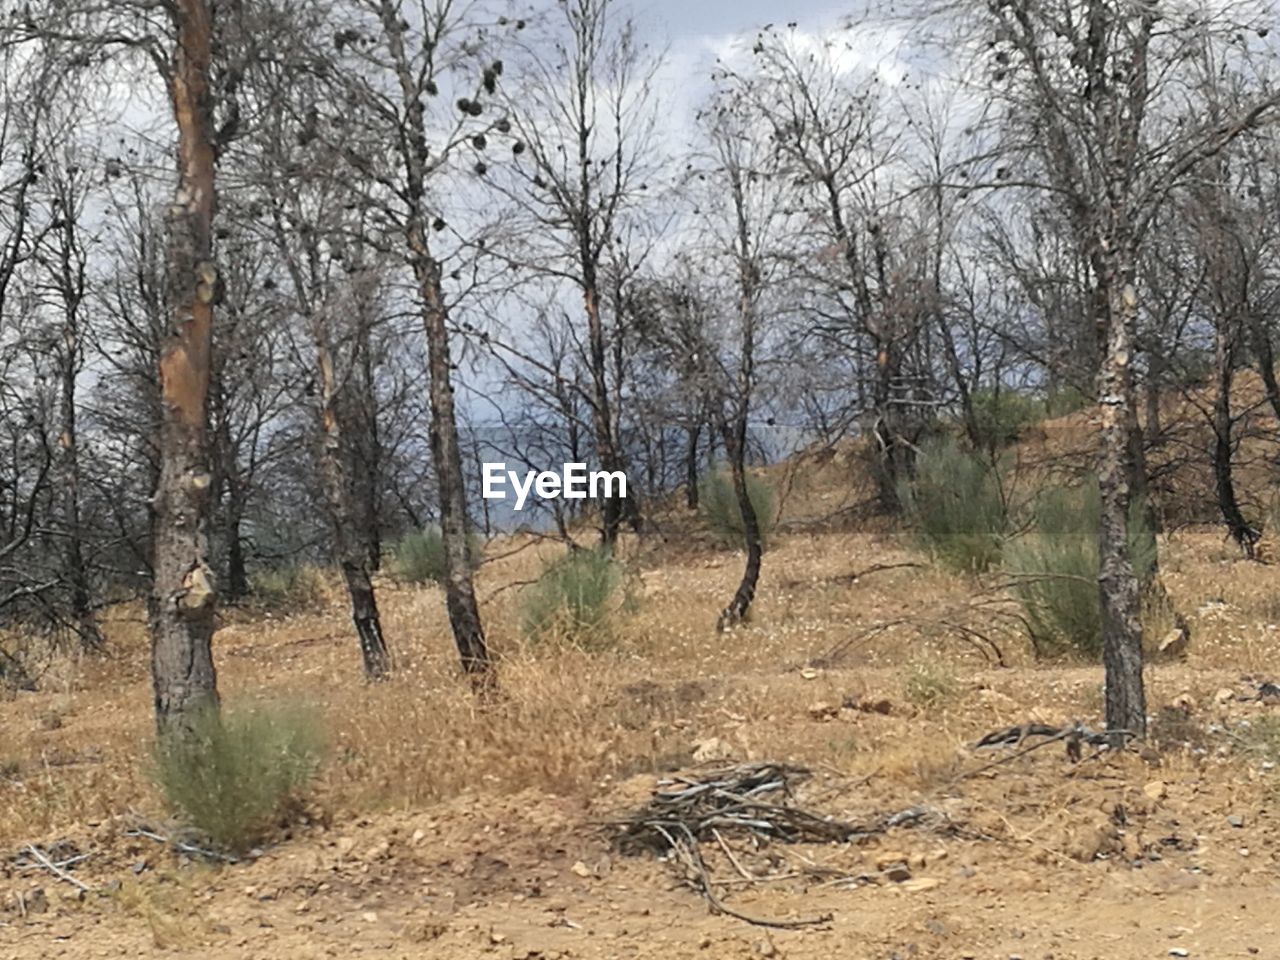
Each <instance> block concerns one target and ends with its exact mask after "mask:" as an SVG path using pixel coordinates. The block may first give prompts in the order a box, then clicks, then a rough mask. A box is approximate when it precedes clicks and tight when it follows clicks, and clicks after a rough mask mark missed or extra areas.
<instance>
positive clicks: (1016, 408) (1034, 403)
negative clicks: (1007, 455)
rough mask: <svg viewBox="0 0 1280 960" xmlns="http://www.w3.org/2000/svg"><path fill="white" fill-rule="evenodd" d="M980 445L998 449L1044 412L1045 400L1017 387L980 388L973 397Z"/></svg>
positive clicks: (985, 448)
mask: <svg viewBox="0 0 1280 960" xmlns="http://www.w3.org/2000/svg"><path fill="white" fill-rule="evenodd" d="M970 403H971V404H972V406H973V419H974V427H975V428H976V432H977V434H978V435H977V437H976V438H975V439H976V440H977V441H978V446H979V447H981V448H982V449H984V450H999V449H1002V448H1003V447H1007V446H1009V445H1010V444H1012V443H1014V442H1015V441H1016V440H1017V439H1018V436H1019V435H1020V434H1021V433H1022V431H1023V429H1024V428H1025V427H1026V426H1027V425H1029V424H1031V423H1034V422H1035V421H1036V420H1039V419H1040V418H1041V417H1042V416H1043V412H1044V411H1043V404H1041V403H1040V402H1039V401H1038V400H1034V399H1032V398H1031V397H1028V396H1027V395H1026V394H1023V393H1019V392H1017V391H1016V390H999V391H996V390H977V391H974V393H973V394H972V395H971V397H970Z"/></svg>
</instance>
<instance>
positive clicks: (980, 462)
mask: <svg viewBox="0 0 1280 960" xmlns="http://www.w3.org/2000/svg"><path fill="white" fill-rule="evenodd" d="M898 496H899V499H900V500H901V502H902V505H903V510H904V512H905V514H906V520H907V523H908V524H909V525H910V526H911V528H912V529H913V530H914V531H915V534H916V536H917V537H918V538H919V540H920V542H921V545H922V546H923V547H924V549H925V550H927V551H928V552H929V553H930V554H931V555H932V556H933V557H934V558H935V559H937V560H939V561H940V562H942V563H944V564H945V565H946V566H948V567H951V568H952V569H953V570H959V571H961V572H963V573H981V572H982V571H984V570H987V569H989V568H990V567H992V566H993V565H994V564H996V563H997V562H999V560H1000V550H1001V547H1002V544H1003V542H1004V537H1005V532H1006V530H1007V528H1008V524H1009V518H1008V511H1007V508H1006V506H1005V502H1004V496H1003V494H1002V492H1001V490H1000V482H999V476H998V474H997V470H996V467H995V466H993V465H992V464H991V462H990V461H988V460H987V459H985V458H984V457H982V456H979V455H978V454H975V453H973V452H971V451H969V450H966V449H965V448H963V447H962V446H960V445H959V444H958V443H957V442H956V441H955V440H954V439H952V438H949V437H942V438H937V439H934V440H930V441H928V442H927V443H925V444H924V446H923V447H922V448H921V450H920V455H919V457H918V458H917V460H916V474H915V476H914V477H913V478H912V479H910V480H908V481H905V482H904V483H903V484H902V485H901V486H900V488H899V491H898Z"/></svg>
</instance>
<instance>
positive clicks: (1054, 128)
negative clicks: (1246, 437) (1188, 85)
mask: <svg viewBox="0 0 1280 960" xmlns="http://www.w3.org/2000/svg"><path fill="white" fill-rule="evenodd" d="M1230 15H1231V11H1230V10H1226V11H1223V12H1221V13H1219V14H1216V15H1215V16H1214V17H1213V18H1210V19H1209V20H1208V21H1207V22H1197V23H1195V24H1191V25H1187V26H1185V27H1174V28H1173V29H1171V30H1168V29H1165V28H1164V25H1163V23H1162V22H1161V11H1160V10H1159V9H1157V8H1156V7H1154V6H1151V5H1142V4H1130V3H1127V2H1124V0H1088V2H1086V3H1085V4H1084V5H1083V6H1082V7H1081V6H1077V5H1073V4H1071V3H1068V2H1066V0H1062V2H1054V3H1049V4H1043V3H1033V2H1031V0H1012V2H1006V3H1001V4H998V5H994V4H993V5H991V6H990V7H988V8H987V9H986V10H985V11H984V12H983V13H981V14H979V22H980V24H981V27H980V29H981V31H982V39H983V40H984V41H989V42H986V43H983V47H984V49H985V50H986V51H987V52H986V53H985V54H984V56H989V57H990V58H991V62H990V63H989V64H987V65H986V69H988V70H989V71H990V74H991V78H992V88H993V91H994V95H995V98H996V100H997V102H998V103H999V104H1000V105H1001V106H1002V111H1001V113H1000V117H1001V124H1002V127H1001V136H1002V138H1003V142H1004V145H1005V147H1006V148H1007V149H1008V151H1009V153H1008V157H1009V160H1008V162H1009V163H1016V164H1020V167H1019V168H1018V169H1017V170H1016V174H1014V175H1011V173H1010V171H1009V168H1008V167H1005V168H1004V170H1005V171H1006V172H1005V175H1004V178H1003V179H1005V180H1016V181H1018V182H1020V183H1022V184H1023V185H1024V186H1031V185H1034V186H1037V187H1039V186H1043V187H1047V188H1049V189H1051V190H1052V191H1054V193H1055V195H1056V196H1057V198H1058V200H1059V201H1060V202H1061V203H1062V204H1063V207H1064V209H1065V211H1066V213H1067V215H1068V217H1069V218H1070V222H1071V225H1072V230H1073V232H1074V235H1075V238H1076V242H1077V243H1078V244H1079V247H1080V250H1081V253H1082V254H1083V255H1085V256H1086V257H1087V261H1088V263H1089V264H1090V267H1091V270H1092V273H1093V278H1094V282H1095V284H1096V288H1095V303H1096V308H1095V310H1096V316H1097V317H1098V321H1099V325H1100V327H1101V329H1102V333H1103V336H1102V338H1101V340H1102V345H1103V350H1102V357H1101V360H1100V362H1099V369H1098V398H1099V406H1100V421H1101V425H1100V431H1101V441H1102V443H1101V452H1100V454H1099V457H1098V483H1099V489H1100V493H1101V501H1102V506H1101V521H1100V524H1099V535H1098V553H1099V577H1098V584H1099V595H1100V599H1101V605H1102V624H1103V662H1104V665H1105V668H1106V676H1107V683H1106V712H1107V726H1108V727H1109V728H1111V729H1112V730H1127V731H1129V732H1130V733H1133V734H1135V735H1142V734H1143V733H1145V731H1146V697H1145V690H1144V686H1143V679H1142V626H1141V622H1140V619H1139V604H1140V590H1139V584H1138V580H1137V578H1136V577H1135V574H1134V568H1133V563H1132V561H1131V559H1130V555H1129V546H1128V541H1129V516H1130V503H1131V501H1132V499H1133V497H1134V495H1135V493H1136V492H1139V491H1135V489H1134V479H1135V471H1136V470H1137V469H1138V467H1139V463H1138V461H1137V458H1136V457H1135V452H1136V451H1135V446H1138V445H1140V443H1141V437H1140V435H1136V434H1137V423H1138V420H1137V409H1136V403H1135V391H1134V376H1133V362H1132V361H1133V356H1134V350H1135V345H1136V342H1135V332H1136V328H1137V320H1138V316H1139V313H1140V306H1141V305H1140V302H1139V293H1138V289H1139V288H1138V265H1139V260H1140V252H1141V250H1142V246H1143V242H1144V240H1145V239H1146V237H1147V235H1148V231H1149V230H1150V227H1151V225H1152V223H1153V220H1154V218H1155V216H1156V214H1157V213H1158V211H1159V210H1160V209H1161V208H1162V206H1163V205H1164V203H1165V200H1166V199H1167V197H1168V195H1169V192H1170V191H1171V190H1172V189H1173V188H1174V187H1175V186H1176V185H1177V184H1178V183H1179V182H1181V181H1182V180H1183V179H1185V178H1186V177H1187V175H1188V174H1190V173H1191V172H1192V171H1193V170H1195V169H1196V168H1197V167H1198V166H1199V165H1200V164H1201V163H1202V162H1203V161H1204V160H1205V159H1206V158H1207V157H1210V156H1213V155H1215V154H1216V153H1217V152H1219V151H1221V150H1222V149H1223V148H1224V147H1225V146H1226V145H1227V144H1228V143H1230V142H1231V141H1232V140H1233V139H1234V138H1236V137H1237V136H1239V135H1240V134H1241V133H1242V132H1244V131H1246V130H1248V129H1250V128H1252V127H1254V126H1256V125H1257V124H1259V123H1261V122H1263V120H1264V119H1266V118H1267V117H1268V116H1269V114H1270V113H1271V112H1272V110H1273V108H1274V106H1275V99H1274V97H1272V96H1270V95H1267V94H1261V95H1259V96H1258V97H1256V98H1254V99H1253V100H1252V101H1251V102H1250V103H1248V104H1247V105H1246V106H1245V107H1243V108H1242V109H1241V110H1240V111H1239V112H1238V113H1236V114H1235V115H1232V116H1230V117H1224V118H1222V119H1221V121H1220V122H1219V121H1215V120H1212V119H1209V120H1203V119H1202V118H1194V120H1193V122H1191V123H1186V124H1181V125H1177V126H1174V125H1171V124H1166V125H1160V124H1158V123H1157V119H1158V118H1156V117H1154V116H1153V112H1154V111H1155V109H1156V104H1157V103H1158V97H1159V95H1160V94H1161V93H1162V91H1163V90H1164V89H1165V85H1166V84H1168V83H1171V82H1173V81H1172V80H1170V78H1171V77H1174V76H1178V75H1179V68H1180V67H1185V65H1186V63H1187V62H1188V60H1189V58H1190V57H1191V56H1192V55H1193V54H1194V52H1195V51H1196V50H1198V49H1200V48H1201V47H1202V45H1203V44H1205V43H1220V44H1221V45H1222V46H1223V48H1224V49H1225V43H1226V42H1229V38H1230V36H1231V35H1232V34H1234V32H1235V30H1236V26H1235V25H1234V24H1233V23H1232V22H1231V19H1230ZM1182 74H1183V75H1185V70H1183V71H1182ZM1153 138H1164V139H1161V140H1159V143H1160V148H1159V149H1157V148H1156V146H1155V144H1153V143H1151V142H1150V141H1151V140H1152V139H1153ZM1139 449H1140V446H1139ZM1140 483H1142V484H1145V472H1144V473H1143V476H1142V477H1141V478H1140Z"/></svg>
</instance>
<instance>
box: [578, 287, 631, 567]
mask: <svg viewBox="0 0 1280 960" xmlns="http://www.w3.org/2000/svg"><path fill="white" fill-rule="evenodd" d="M594 273H595V271H594V268H591V269H588V270H587V271H586V274H587V285H586V289H585V291H584V293H583V303H584V304H585V306H586V312H587V343H588V351H587V352H588V360H589V363H590V368H591V422H592V427H593V429H594V432H595V441H596V457H597V459H599V461H600V467H601V469H602V470H606V471H608V472H610V473H612V472H613V471H615V470H619V469H621V466H620V461H621V458H620V457H619V455H618V448H617V438H616V437H614V435H613V415H612V413H611V404H610V400H609V386H608V381H607V372H606V366H605V360H606V358H605V342H604V322H603V321H602V320H601V317H600V295H599V293H598V292H597V290H596V288H595V277H594ZM622 514H623V504H622V503H621V501H620V500H619V499H618V498H617V497H606V498H604V501H603V502H602V503H601V504H600V524H601V529H600V544H601V546H603V547H604V548H605V549H606V550H613V548H614V546H615V545H616V544H617V542H618V528H619V527H620V526H621V523H622Z"/></svg>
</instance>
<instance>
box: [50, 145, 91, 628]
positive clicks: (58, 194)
mask: <svg viewBox="0 0 1280 960" xmlns="http://www.w3.org/2000/svg"><path fill="white" fill-rule="evenodd" d="M87 179H88V174H87V171H85V170H83V168H81V166H80V165H79V164H78V163H76V162H72V161H68V162H65V163H63V162H60V163H58V165H57V169H56V170H55V171H54V172H53V173H52V175H51V177H50V182H51V193H50V198H49V202H50V207H51V220H50V229H49V231H48V234H47V236H46V243H45V250H44V251H43V253H42V254H41V255H40V259H41V260H42V261H43V266H44V270H45V273H46V274H47V276H48V283H49V285H50V286H51V287H52V288H53V290H54V291H55V295H56V297H57V300H58V302H59V305H60V308H61V309H60V313H61V318H62V322H61V324H60V330H59V335H58V337H57V338H56V341H55V342H56V346H55V349H54V362H55V367H56V370H57V379H58V467H57V474H58V477H57V480H58V487H59V497H58V501H59V508H58V513H59V520H60V526H61V534H60V536H61V537H62V541H63V549H62V554H63V556H62V568H63V569H62V576H63V578H64V579H65V581H66V587H67V601H68V609H67V615H68V616H69V618H70V620H71V623H72V625H73V628H74V629H75V632H76V635H77V636H78V637H79V638H80V645H81V648H82V649H84V650H85V651H87V652H91V653H100V652H102V650H103V649H104V648H105V645H106V642H105V640H104V638H103V636H102V631H101V630H100V629H99V627H98V621H97V616H96V614H95V613H94V607H93V587H92V585H91V582H90V577H89V568H88V561H87V559H86V556H85V553H86V549H87V537H86V530H85V526H84V522H83V518H82V510H81V479H82V478H81V467H80V429H79V426H80V425H79V405H80V399H79V396H78V389H77V388H78V385H79V379H80V374H81V371H82V370H83V369H84V349H85V348H84V331H83V313H84V303H85V297H86V282H85V276H86V270H87V266H88V252H87V250H86V249H85V244H84V238H83V236H82V233H81V228H80V222H81V219H82V217H83V216H84V197H85V192H86V190H85V181H86V180H87Z"/></svg>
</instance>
